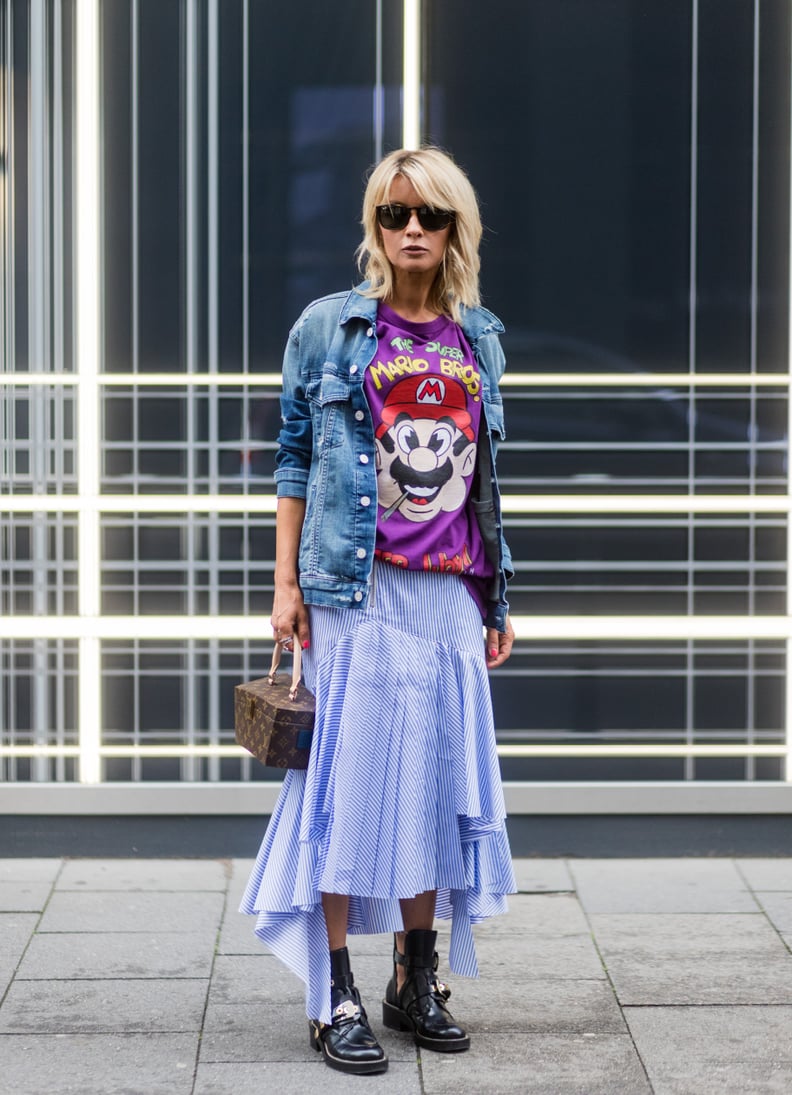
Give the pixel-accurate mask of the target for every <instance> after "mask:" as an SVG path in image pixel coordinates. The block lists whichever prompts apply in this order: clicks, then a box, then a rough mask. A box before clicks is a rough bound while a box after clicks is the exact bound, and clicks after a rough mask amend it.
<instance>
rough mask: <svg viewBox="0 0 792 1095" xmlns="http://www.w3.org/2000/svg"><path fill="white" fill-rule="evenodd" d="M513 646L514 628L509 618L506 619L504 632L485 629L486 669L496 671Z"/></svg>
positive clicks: (491, 628) (492, 628)
mask: <svg viewBox="0 0 792 1095" xmlns="http://www.w3.org/2000/svg"><path fill="white" fill-rule="evenodd" d="M513 644H514V628H513V627H512V622H511V617H510V616H507V617H506V630H505V631H496V630H495V628H494V627H488V628H487V669H497V668H498V666H499V665H503V663H504V662H505V661H506V659H507V658H508V657H509V655H510V654H511V651H512V646H513Z"/></svg>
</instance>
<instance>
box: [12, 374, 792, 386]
mask: <svg viewBox="0 0 792 1095" xmlns="http://www.w3.org/2000/svg"><path fill="white" fill-rule="evenodd" d="M79 380H80V378H79V375H78V374H77V373H40V372H36V373H0V387H3V386H4V385H12V386H18V387H24V388H27V387H34V386H36V385H45V386H46V385H50V384H52V385H55V384H66V385H69V384H78V383H79ZM99 383H100V384H102V385H104V386H106V387H124V388H127V387H130V388H134V387H141V388H180V387H185V388H212V387H220V388H223V387H239V386H244V387H249V388H280V386H281V374H280V373H102V374H101V375H100V376H99ZM790 383H792V374H790V373H510V372H506V373H504V375H503V377H502V378H501V381H500V384H501V387H504V388H754V387H756V388H786V387H788V386H789V385H790Z"/></svg>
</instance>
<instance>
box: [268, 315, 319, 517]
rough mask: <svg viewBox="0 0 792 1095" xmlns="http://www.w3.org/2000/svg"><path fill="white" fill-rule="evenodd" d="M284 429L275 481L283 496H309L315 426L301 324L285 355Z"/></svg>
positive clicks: (290, 340) (282, 430)
mask: <svg viewBox="0 0 792 1095" xmlns="http://www.w3.org/2000/svg"><path fill="white" fill-rule="evenodd" d="M280 403H281V422H282V426H281V431H280V433H279V435H278V452H277V454H276V456H275V485H276V487H277V494H278V497H279V498H284V497H285V498H305V496H306V494H307V493H308V472H309V470H310V467H311V453H312V450H313V430H312V426H311V408H310V406H309V404H308V400H307V398H306V395H305V384H304V381H303V377H302V370H301V368H300V340H299V324H295V326H294V328H292V331H291V333H290V334H289V340H288V342H287V343H286V350H285V352H284V355H283V389H282V391H281V399H280Z"/></svg>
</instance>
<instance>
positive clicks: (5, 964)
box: [0, 913, 38, 998]
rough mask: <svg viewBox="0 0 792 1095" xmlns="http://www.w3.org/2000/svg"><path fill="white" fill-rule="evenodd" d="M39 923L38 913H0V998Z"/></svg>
mask: <svg viewBox="0 0 792 1095" xmlns="http://www.w3.org/2000/svg"><path fill="white" fill-rule="evenodd" d="M37 923H38V913H0V998H2V996H3V993H4V992H5V991H6V989H7V988H8V986H9V984H10V983H11V980H12V978H13V976H14V973H15V971H16V968H17V966H18V965H19V960H20V958H21V957H22V954H23V952H24V950H25V947H26V946H27V945H28V942H29V940H30V937H31V935H32V933H33V931H34V930H35V927H36V924H37Z"/></svg>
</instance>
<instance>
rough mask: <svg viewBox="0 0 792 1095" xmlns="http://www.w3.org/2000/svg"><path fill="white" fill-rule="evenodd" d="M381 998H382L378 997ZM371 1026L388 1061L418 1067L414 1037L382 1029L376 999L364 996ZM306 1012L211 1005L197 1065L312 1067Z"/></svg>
mask: <svg viewBox="0 0 792 1095" xmlns="http://www.w3.org/2000/svg"><path fill="white" fill-rule="evenodd" d="M381 995H382V993H381V992H380V996H381ZM363 1003H364V1005H365V1007H366V1010H367V1012H368V1017H369V1021H370V1022H371V1025H372V1028H373V1030H374V1032H375V1034H376V1035H377V1038H378V1039H379V1041H380V1044H381V1045H382V1047H383V1049H384V1050H385V1052H386V1053H387V1055H388V1057H389V1058H390V1060H391V1061H406V1062H412V1063H413V1064H414V1063H415V1061H416V1048H415V1044H414V1042H413V1040H412V1037H411V1036H410V1035H408V1034H399V1033H396V1032H395V1031H391V1030H388V1029H387V1028H385V1027H383V1025H382V1021H381V1007H380V1002H379V998H376V999H375V998H374V997H372V996H367V995H366V994H365V993H364V994H363ZM315 1056H316V1054H315V1052H314V1051H313V1050H312V1049H311V1048H310V1045H309V1037H308V1020H307V1018H306V1016H305V1006H304V1004H303V1003H302V1002H300V1003H299V1004H271V1003H267V1004H210V1005H209V1007H208V1009H207V1012H206V1020H205V1022H204V1032H203V1037H202V1038H201V1063H202V1064H203V1063H205V1062H208V1061H214V1062H218V1061H225V1062H228V1061H248V1062H253V1061H269V1062H276V1061H281V1062H289V1061H292V1062H300V1061H305V1062H308V1063H311V1062H312V1061H313V1060H314V1059H315Z"/></svg>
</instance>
